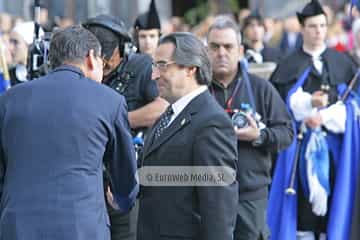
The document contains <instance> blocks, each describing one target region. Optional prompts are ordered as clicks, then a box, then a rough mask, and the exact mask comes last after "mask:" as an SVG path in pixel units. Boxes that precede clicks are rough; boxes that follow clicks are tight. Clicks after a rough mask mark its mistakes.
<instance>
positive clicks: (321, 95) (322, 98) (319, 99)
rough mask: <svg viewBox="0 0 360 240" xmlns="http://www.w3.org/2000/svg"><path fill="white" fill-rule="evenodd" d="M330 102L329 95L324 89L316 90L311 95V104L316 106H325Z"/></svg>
mask: <svg viewBox="0 0 360 240" xmlns="http://www.w3.org/2000/svg"><path fill="white" fill-rule="evenodd" d="M328 104H329V95H328V94H327V93H325V92H323V91H316V92H314V93H313V94H312V95H311V105H312V106H313V107H316V108H323V107H326V106H327V105H328Z"/></svg>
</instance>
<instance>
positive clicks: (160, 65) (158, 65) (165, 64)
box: [152, 61, 176, 71]
mask: <svg viewBox="0 0 360 240" xmlns="http://www.w3.org/2000/svg"><path fill="white" fill-rule="evenodd" d="M171 64H176V62H174V61H170V62H165V61H159V62H153V63H152V68H153V69H154V68H157V69H159V70H160V71H165V70H166V69H167V68H168V66H170V65H171Z"/></svg>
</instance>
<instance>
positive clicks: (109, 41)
mask: <svg viewBox="0 0 360 240" xmlns="http://www.w3.org/2000/svg"><path fill="white" fill-rule="evenodd" d="M83 26H84V27H85V28H87V29H88V30H90V31H91V32H92V33H94V34H95V36H96V37H97V38H98V39H99V41H100V44H101V46H102V56H103V60H104V63H105V66H104V79H103V83H104V84H106V85H108V86H109V87H111V88H113V89H114V90H115V91H117V92H118V93H119V94H122V95H124V97H125V99H126V102H127V105H128V111H129V112H128V115H129V122H130V126H131V128H132V130H133V136H135V135H137V134H138V133H139V132H144V131H145V130H146V128H147V127H150V126H152V125H153V123H154V122H155V120H156V119H157V118H159V116H160V115H161V114H162V113H163V112H164V111H165V109H166V107H167V105H168V103H167V102H166V101H165V100H163V99H162V98H160V97H158V95H159V93H158V89H157V86H156V83H155V81H152V80H151V74H152V60H151V58H150V57H149V56H147V55H143V54H136V53H131V52H130V53H129V49H131V36H130V34H129V33H128V31H127V29H126V27H125V25H124V23H123V22H122V21H118V20H117V19H115V18H113V17H111V16H107V15H100V16H97V17H95V18H90V19H88V20H87V21H85V22H84V23H83ZM108 198H109V194H108ZM110 198H111V195H110ZM108 209H109V214H110V220H111V235H112V239H113V240H115V239H116V240H117V239H136V236H135V233H136V222H137V207H135V208H134V209H133V210H132V212H131V213H130V214H129V215H124V214H121V213H120V212H117V211H115V210H114V209H113V208H112V207H111V206H108Z"/></svg>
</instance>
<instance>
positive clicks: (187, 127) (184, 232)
mask: <svg viewBox="0 0 360 240" xmlns="http://www.w3.org/2000/svg"><path fill="white" fill-rule="evenodd" d="M154 62H155V63H154V69H153V78H154V79H155V80H156V82H157V85H158V87H159V92H160V96H161V97H163V98H164V99H166V100H167V101H168V102H169V103H170V104H171V105H170V106H169V107H168V108H167V110H166V111H165V113H164V114H163V115H162V116H161V118H160V119H159V120H158V121H157V123H156V124H155V125H154V127H153V128H152V130H151V131H150V132H149V136H148V138H147V140H146V141H145V146H144V158H143V162H142V163H143V165H142V166H143V168H142V169H143V171H146V169H148V167H153V168H152V169H154V168H155V169H156V170H157V171H159V173H163V174H165V175H166V174H170V175H171V173H170V172H174V173H175V174H176V173H177V172H178V173H179V174H180V175H183V176H184V177H186V174H189V175H190V174H191V172H189V171H181V169H183V168H184V167H186V166H188V167H189V168H190V169H193V167H196V166H199V169H200V170H199V173H200V174H212V172H211V171H210V170H209V168H207V167H218V168H220V169H221V170H222V171H225V172H226V171H228V172H229V173H233V175H231V176H233V179H231V180H230V181H228V182H226V183H225V182H223V183H224V185H222V184H221V183H220V182H219V184H216V183H213V182H207V183H208V184H210V185H207V186H204V185H202V186H201V185H197V183H199V182H196V181H193V182H187V184H186V185H185V186H184V185H182V186H181V184H182V181H181V180H179V181H178V182H174V184H175V186H174V185H172V186H169V185H166V182H163V185H161V184H160V186H159V185H155V186H154V185H152V182H151V181H148V182H144V185H143V186H142V188H141V193H140V199H139V202H140V207H139V226H138V240H158V239H197V240H219V239H232V235H233V229H234V225H235V215H236V213H235V211H234V209H235V208H236V204H237V200H238V185H237V182H236V180H235V171H236V170H235V166H236V159H237V151H236V137H235V134H234V131H233V128H232V125H231V122H230V120H229V119H228V117H227V115H226V114H225V112H224V111H223V110H222V109H221V107H220V106H219V105H218V104H217V103H216V101H215V100H214V98H213V97H212V96H211V94H210V92H209V91H208V88H207V85H208V84H209V83H210V81H211V66H210V62H209V58H208V55H207V53H206V48H205V46H204V45H203V43H202V42H201V41H200V40H199V39H197V38H196V37H195V36H194V35H192V34H190V33H174V34H170V35H167V36H164V37H163V38H161V39H160V42H159V46H158V48H157V49H156V51H155V57H154ZM189 168H187V169H189ZM175 176H176V175H175ZM189 178H191V177H190V176H189ZM147 180H149V178H147ZM189 180H190V179H189ZM203 183H206V182H203Z"/></svg>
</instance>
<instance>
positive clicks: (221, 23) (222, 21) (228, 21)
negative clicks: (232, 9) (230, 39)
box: [206, 16, 242, 45]
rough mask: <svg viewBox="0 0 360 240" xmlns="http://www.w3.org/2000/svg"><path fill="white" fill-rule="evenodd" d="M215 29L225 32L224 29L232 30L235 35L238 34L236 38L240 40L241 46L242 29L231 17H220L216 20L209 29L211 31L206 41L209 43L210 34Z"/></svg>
mask: <svg viewBox="0 0 360 240" xmlns="http://www.w3.org/2000/svg"><path fill="white" fill-rule="evenodd" d="M214 29H219V30H223V29H232V30H233V31H234V32H235V33H236V38H237V40H238V43H239V45H241V41H242V39H241V33H240V28H239V26H238V25H237V23H236V22H235V21H234V20H233V19H232V18H230V17H228V16H218V17H216V18H215V20H214V23H213V24H211V26H210V27H209V30H208V32H207V35H206V41H207V42H208V40H209V34H210V32H211V31H212V30H214Z"/></svg>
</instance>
